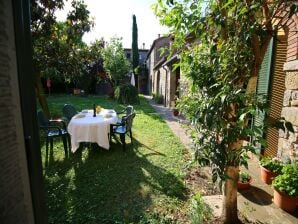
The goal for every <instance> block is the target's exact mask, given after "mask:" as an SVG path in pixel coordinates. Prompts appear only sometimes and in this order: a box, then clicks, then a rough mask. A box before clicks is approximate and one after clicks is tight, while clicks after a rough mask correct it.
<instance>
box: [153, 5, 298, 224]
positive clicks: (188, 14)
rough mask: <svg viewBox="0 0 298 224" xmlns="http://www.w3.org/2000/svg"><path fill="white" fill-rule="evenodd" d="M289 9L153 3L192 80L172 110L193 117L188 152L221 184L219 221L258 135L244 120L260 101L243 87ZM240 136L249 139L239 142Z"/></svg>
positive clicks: (229, 218)
mask: <svg viewBox="0 0 298 224" xmlns="http://www.w3.org/2000/svg"><path fill="white" fill-rule="evenodd" d="M296 12H297V5H296V6H295V5H293V4H292V3H291V1H269V0H268V1H263V0H245V1H242V0H233V1H232V0H227V1H225V0H211V1H203V0H181V1H174V0H158V3H157V4H156V5H155V13H156V14H157V15H158V16H159V17H160V19H161V23H162V24H164V25H167V26H169V27H170V28H171V30H170V32H171V33H172V34H173V36H174V37H175V39H174V42H173V44H172V45H171V51H172V52H174V51H175V50H176V51H177V50H178V51H179V52H180V58H181V61H180V67H181V69H182V72H183V73H184V74H185V75H186V76H187V77H188V78H189V79H190V80H191V82H192V83H191V86H190V89H189V92H188V94H186V95H185V97H184V98H183V99H182V100H181V102H180V109H181V110H184V112H185V113H186V114H187V116H188V117H189V118H195V119H196V120H197V125H196V126H195V130H196V132H195V133H194V136H193V138H194V140H195V143H196V159H197V160H198V162H199V164H201V165H210V166H211V167H212V179H213V181H216V180H217V178H220V183H224V188H223V196H224V200H223V208H224V209H223V214H222V215H223V218H224V220H225V223H235V220H236V219H237V185H236V183H237V179H238V175H239V165H247V158H248V156H247V153H248V152H253V153H254V152H255V146H256V144H257V143H258V142H260V141H261V137H262V136H261V133H262V130H261V129H262V127H260V126H257V125H255V124H252V126H251V127H249V126H248V125H247V123H248V118H249V117H250V116H254V115H256V114H257V113H258V111H260V110H263V109H264V102H263V100H262V98H261V97H259V96H256V95H255V94H254V92H251V91H247V89H246V87H247V86H250V85H251V83H253V80H256V77H257V76H258V73H259V70H260V66H261V64H262V61H263V58H264V55H265V52H266V49H267V46H268V44H269V41H270V39H271V38H272V36H273V35H275V32H276V30H277V29H278V28H279V27H280V26H281V23H282V22H285V20H287V19H288V18H290V17H291V15H293V13H296ZM277 15H278V16H277ZM281 17H282V18H281ZM273 24H274V25H273ZM248 136H249V137H250V138H251V139H252V141H251V142H249V143H248V145H246V146H244V145H243V141H244V140H246V139H247V138H248Z"/></svg>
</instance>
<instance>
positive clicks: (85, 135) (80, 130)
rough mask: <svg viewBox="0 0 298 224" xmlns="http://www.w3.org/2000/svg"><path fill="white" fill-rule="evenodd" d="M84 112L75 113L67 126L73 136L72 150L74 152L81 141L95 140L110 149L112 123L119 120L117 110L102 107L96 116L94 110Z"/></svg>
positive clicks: (94, 141)
mask: <svg viewBox="0 0 298 224" xmlns="http://www.w3.org/2000/svg"><path fill="white" fill-rule="evenodd" d="M83 112H85V113H83ZM83 112H81V113H80V114H78V115H75V116H74V117H73V118H72V119H71V120H70V122H69V124H68V127H67V129H68V133H69V134H70V136H71V151H72V152H73V153H74V152H75V151H76V150H77V149H78V148H79V146H80V142H93V143H97V144H98V145H99V146H100V147H103V148H105V149H109V148H110V143H109V137H108V136H109V132H110V124H115V123H116V122H117V120H118V117H117V114H116V112H115V111H114V110H107V109H102V110H101V112H100V113H99V114H96V117H93V110H88V111H83Z"/></svg>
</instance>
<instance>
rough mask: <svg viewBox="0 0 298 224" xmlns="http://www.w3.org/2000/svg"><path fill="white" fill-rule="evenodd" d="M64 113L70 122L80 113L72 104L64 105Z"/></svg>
mask: <svg viewBox="0 0 298 224" xmlns="http://www.w3.org/2000/svg"><path fill="white" fill-rule="evenodd" d="M62 112H63V116H64V117H66V118H67V120H68V121H70V120H71V118H72V117H73V116H74V115H76V114H77V113H78V112H77V111H76V109H75V108H74V106H72V105H70V104H64V106H63V109H62Z"/></svg>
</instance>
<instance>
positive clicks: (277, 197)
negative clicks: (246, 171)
mask: <svg viewBox="0 0 298 224" xmlns="http://www.w3.org/2000/svg"><path fill="white" fill-rule="evenodd" d="M272 185H273V188H274V193H273V201H274V203H275V204H276V205H277V206H278V207H280V208H281V209H283V210H285V211H287V212H294V211H295V210H296V206H297V204H298V164H287V165H285V166H284V167H283V169H282V174H281V175H279V176H277V177H276V178H275V179H274V180H273V182H272Z"/></svg>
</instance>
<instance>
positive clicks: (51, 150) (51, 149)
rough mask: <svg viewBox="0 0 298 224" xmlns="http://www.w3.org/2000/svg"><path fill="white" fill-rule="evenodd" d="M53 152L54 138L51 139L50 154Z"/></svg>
mask: <svg viewBox="0 0 298 224" xmlns="http://www.w3.org/2000/svg"><path fill="white" fill-rule="evenodd" d="M52 152H53V138H50V153H52Z"/></svg>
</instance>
